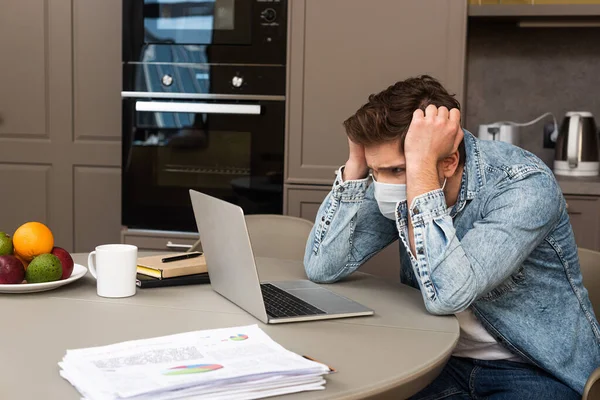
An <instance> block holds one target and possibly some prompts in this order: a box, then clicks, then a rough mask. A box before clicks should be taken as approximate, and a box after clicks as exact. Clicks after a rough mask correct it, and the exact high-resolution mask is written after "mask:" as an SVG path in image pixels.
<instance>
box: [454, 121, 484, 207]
mask: <svg viewBox="0 0 600 400" xmlns="http://www.w3.org/2000/svg"><path fill="white" fill-rule="evenodd" d="M463 132H464V139H463V141H464V142H465V154H466V158H465V164H464V169H463V174H462V182H461V184H460V193H459V195H458V201H457V204H456V206H455V207H453V210H452V212H451V214H450V215H451V216H454V215H456V213H458V212H460V211H462V209H463V208H464V207H465V205H466V204H467V201H469V200H473V199H474V198H475V196H476V195H477V193H478V192H479V190H481V187H482V186H483V184H484V174H483V162H482V160H481V152H480V149H479V143H478V139H477V138H476V137H475V136H473V134H472V133H471V132H469V131H467V130H466V129H463Z"/></svg>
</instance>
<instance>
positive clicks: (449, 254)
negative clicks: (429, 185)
mask: <svg viewBox="0 0 600 400" xmlns="http://www.w3.org/2000/svg"><path fill="white" fill-rule="evenodd" d="M409 212H410V214H411V220H412V223H413V227H414V239H415V251H416V258H415V257H414V256H413V255H411V256H410V257H411V261H412V262H411V264H412V266H413V270H414V272H415V276H416V277H417V280H418V281H419V286H420V288H421V293H422V295H423V298H424V300H425V306H426V308H427V310H428V311H429V312H430V313H433V314H440V315H443V314H454V313H457V312H459V311H463V310H464V309H466V308H467V307H468V306H469V305H470V304H471V303H472V302H474V301H475V300H476V299H478V298H479V297H480V296H482V295H485V294H487V293H488V292H490V291H491V290H492V289H494V288H495V287H497V286H498V285H500V284H501V283H502V282H503V281H504V280H506V279H507V278H508V277H510V276H511V275H512V274H514V273H515V272H517V271H518V270H519V268H520V267H521V265H522V264H523V262H524V261H525V259H526V258H527V257H528V256H529V254H531V252H532V251H533V250H534V249H535V248H536V247H537V246H538V245H539V244H540V243H541V242H542V241H543V240H544V239H545V238H546V236H547V235H548V234H549V232H550V231H551V230H552V229H553V228H554V226H555V225H556V224H557V223H558V220H559V218H560V215H561V213H562V212H564V199H563V197H562V192H561V190H560V188H559V187H558V184H557V183H556V181H555V180H554V178H553V177H551V176H549V175H548V174H547V173H542V172H535V173H531V174H530V175H527V176H525V177H520V178H514V179H506V180H505V181H504V182H503V183H502V184H500V185H499V186H498V187H496V188H495V189H493V192H492V193H491V194H490V195H489V198H488V199H487V201H486V204H485V206H484V208H483V212H482V215H481V218H480V219H479V220H477V221H476V222H475V223H474V225H473V227H472V228H471V229H470V230H469V231H468V232H467V233H466V234H465V235H464V237H463V238H462V239H461V240H458V238H457V236H456V231H455V229H454V226H453V223H452V219H451V217H450V216H449V215H448V212H447V210H446V203H445V199H444V194H443V192H442V191H441V190H439V189H438V190H434V191H432V192H429V193H425V194H423V195H421V196H419V197H417V198H415V199H414V201H413V204H412V205H411V207H410V210H409Z"/></svg>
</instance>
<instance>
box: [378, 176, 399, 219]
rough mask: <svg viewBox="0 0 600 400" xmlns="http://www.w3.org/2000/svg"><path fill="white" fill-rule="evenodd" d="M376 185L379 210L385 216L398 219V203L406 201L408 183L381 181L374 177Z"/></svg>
mask: <svg viewBox="0 0 600 400" xmlns="http://www.w3.org/2000/svg"><path fill="white" fill-rule="evenodd" d="M373 184H374V185H375V192H374V194H375V200H377V205H378V206H379V211H380V212H381V214H383V216H384V217H386V218H388V219H391V220H392V221H395V220H396V208H397V206H398V203H399V202H401V201H406V185H404V184H399V183H380V182H377V181H376V180H375V179H374V178H373Z"/></svg>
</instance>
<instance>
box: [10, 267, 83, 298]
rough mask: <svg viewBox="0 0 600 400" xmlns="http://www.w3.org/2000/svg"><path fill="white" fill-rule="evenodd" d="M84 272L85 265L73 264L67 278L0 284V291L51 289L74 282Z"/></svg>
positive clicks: (25, 291)
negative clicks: (40, 281)
mask: <svg viewBox="0 0 600 400" xmlns="http://www.w3.org/2000/svg"><path fill="white" fill-rule="evenodd" d="M86 273H87V268H86V267H84V266H83V265H80V264H75V265H74V267H73V272H72V273H71V276H70V277H68V278H67V279H63V280H60V281H54V282H44V283H17V284H14V285H6V284H0V293H33V292H43V291H46V290H52V289H56V288H57V287H61V286H64V285H68V284H69V283H71V282H75V281H76V280H77V279H79V278H81V277H83V276H84V275H85V274H86Z"/></svg>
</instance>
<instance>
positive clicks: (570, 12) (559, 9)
mask: <svg viewBox="0 0 600 400" xmlns="http://www.w3.org/2000/svg"><path fill="white" fill-rule="evenodd" d="M597 16H600V4H537V5H529V4H514V5H513V4H482V5H477V4H470V5H469V17H597Z"/></svg>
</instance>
